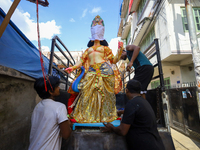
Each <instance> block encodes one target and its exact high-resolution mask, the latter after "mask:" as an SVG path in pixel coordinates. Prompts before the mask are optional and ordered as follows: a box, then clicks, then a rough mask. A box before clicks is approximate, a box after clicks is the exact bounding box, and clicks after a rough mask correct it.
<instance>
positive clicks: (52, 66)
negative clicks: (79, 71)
mask: <svg viewBox="0 0 200 150" xmlns="http://www.w3.org/2000/svg"><path fill="white" fill-rule="evenodd" d="M58 43H60V44H61V46H62V47H63V48H64V49H65V51H66V52H67V54H68V56H67V55H66V54H65V52H64V51H63V50H62V48H61V47H60V46H59V45H58ZM55 48H57V49H58V50H59V51H60V53H61V54H62V55H63V57H64V58H65V59H66V60H67V63H65V62H63V60H61V59H60V57H59V56H57V55H56V54H55ZM54 58H56V59H57V60H58V61H59V62H60V63H61V64H62V65H64V66H65V67H66V68H67V67H69V66H70V65H72V66H73V65H74V64H75V60H74V58H73V56H72V55H71V53H70V51H69V50H68V49H67V47H66V46H65V45H64V44H63V42H62V41H61V40H60V38H59V37H58V36H54V38H53V39H52V44H51V55H50V63H49V72H48V75H52V72H53V69H55V70H57V71H58V72H59V75H60V76H61V80H60V82H61V83H64V84H65V85H66V86H65V90H67V89H68V86H69V85H70V84H71V83H70V82H69V78H70V79H72V80H73V78H72V77H71V76H69V74H68V73H66V72H65V71H63V70H61V69H59V68H58V67H57V65H56V64H55V63H54V62H53V60H54ZM72 74H74V75H75V73H74V72H72Z"/></svg>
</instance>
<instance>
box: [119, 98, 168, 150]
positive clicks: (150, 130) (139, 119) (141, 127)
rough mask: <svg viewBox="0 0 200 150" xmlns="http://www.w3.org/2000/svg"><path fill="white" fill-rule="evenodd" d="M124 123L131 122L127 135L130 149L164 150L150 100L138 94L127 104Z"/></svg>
mask: <svg viewBox="0 0 200 150" xmlns="http://www.w3.org/2000/svg"><path fill="white" fill-rule="evenodd" d="M122 123H125V124H130V125H131V126H130V129H129V131H128V133H127V135H126V141H127V144H128V148H129V150H164V149H165V148H164V145H163V142H162V140H161V138H160V136H159V133H158V130H157V124H156V118H155V114H154V112H153V109H152V108H151V106H150V104H149V102H148V101H147V100H145V99H144V98H142V97H140V96H137V97H135V98H133V99H132V100H129V101H128V103H127V104H126V107H125V111H124V115H123V118H122Z"/></svg>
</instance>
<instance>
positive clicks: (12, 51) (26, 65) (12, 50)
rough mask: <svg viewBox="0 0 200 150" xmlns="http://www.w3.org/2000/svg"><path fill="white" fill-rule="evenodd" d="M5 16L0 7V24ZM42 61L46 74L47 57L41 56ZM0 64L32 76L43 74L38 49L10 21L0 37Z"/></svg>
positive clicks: (36, 76)
mask: <svg viewBox="0 0 200 150" xmlns="http://www.w3.org/2000/svg"><path fill="white" fill-rule="evenodd" d="M5 16H6V14H5V13H4V11H3V10H2V9H1V8H0V24H1V23H2V22H3V20H4V17H5ZM43 61H44V67H45V71H46V74H48V69H49V68H48V67H49V59H48V58H47V57H45V56H43ZM0 65H2V66H6V67H9V68H13V69H15V70H17V71H19V72H22V73H24V74H26V75H28V76H30V77H33V78H38V77H42V76H43V75H42V69H41V63H40V54H39V50H38V49H37V48H36V47H35V46H34V45H33V43H32V42H31V41H30V40H29V39H28V38H27V37H26V36H25V35H24V34H23V33H22V32H21V31H20V30H19V28H18V27H17V26H16V25H15V24H14V23H13V22H12V21H10V22H9V24H8V26H7V27H6V30H5V31H4V33H3V35H2V37H1V38H0Z"/></svg>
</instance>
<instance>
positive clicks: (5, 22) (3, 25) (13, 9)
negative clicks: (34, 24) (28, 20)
mask: <svg viewBox="0 0 200 150" xmlns="http://www.w3.org/2000/svg"><path fill="white" fill-rule="evenodd" d="M20 1H21V0H14V2H13V3H12V5H11V7H10V9H9V11H8V13H7V15H6V16H5V18H4V20H3V22H2V24H1V26H0V38H1V36H2V35H3V32H4V31H5V29H6V27H7V25H8V23H9V21H10V18H11V16H12V14H13V12H14V11H15V9H16V7H17V6H18V4H19V2H20Z"/></svg>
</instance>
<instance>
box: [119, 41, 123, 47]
mask: <svg viewBox="0 0 200 150" xmlns="http://www.w3.org/2000/svg"><path fill="white" fill-rule="evenodd" d="M123 45H124V43H123V42H120V41H119V42H118V49H121V48H123Z"/></svg>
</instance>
